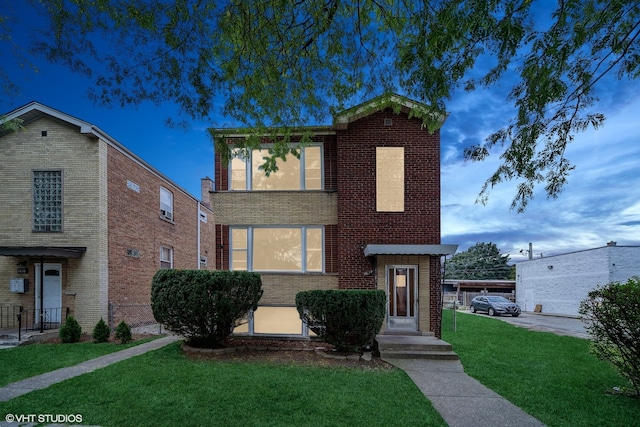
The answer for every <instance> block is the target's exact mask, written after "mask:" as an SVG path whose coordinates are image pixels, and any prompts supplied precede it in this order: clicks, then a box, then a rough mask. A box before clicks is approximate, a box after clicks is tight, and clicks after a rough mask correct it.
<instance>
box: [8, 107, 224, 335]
mask: <svg viewBox="0 0 640 427" xmlns="http://www.w3.org/2000/svg"><path fill="white" fill-rule="evenodd" d="M5 117H6V118H8V119H21V120H23V129H21V130H19V131H17V132H9V131H0V184H1V185H0V204H1V205H2V207H3V208H2V210H3V213H2V215H1V216H0V255H4V256H0V283H1V284H3V285H2V286H0V306H2V307H3V309H4V312H5V313H6V312H7V309H14V307H17V306H22V307H23V308H24V309H25V310H26V313H28V314H27V315H28V316H30V317H31V321H30V322H35V323H36V324H38V323H39V319H40V313H41V312H40V308H41V307H40V302H41V301H42V305H43V307H42V308H43V309H44V311H43V312H42V313H43V315H44V321H45V322H47V323H51V324H53V325H55V324H57V323H59V322H60V321H62V320H64V317H65V315H66V314H67V313H70V314H72V315H74V316H75V317H76V318H77V319H78V320H79V322H80V324H81V325H82V327H83V329H85V330H88V331H90V330H91V328H93V326H94V325H95V324H96V322H97V321H98V320H99V319H100V318H101V317H102V318H104V319H105V320H107V318H108V315H109V313H108V305H109V303H112V304H113V307H116V308H117V307H121V306H124V305H140V304H142V305H148V304H150V293H151V279H152V277H153V275H154V274H155V272H156V271H157V270H158V269H160V268H208V269H213V268H214V267H215V250H214V248H213V245H214V241H215V235H214V232H215V229H214V221H213V213H212V211H211V210H210V208H209V207H208V205H205V204H202V203H200V201H198V200H197V199H196V198H194V197H193V196H191V195H190V194H189V193H187V192H186V191H185V190H184V189H182V188H180V187H179V186H177V185H176V184H175V183H173V182H172V181H171V180H169V179H168V178H167V177H165V176H164V175H163V174H161V173H160V172H158V171H157V170H156V169H155V168H153V167H152V166H151V165H149V164H148V163H146V162H145V161H144V160H142V159H141V158H139V157H138V156H136V155H135V154H133V153H132V152H131V151H129V150H128V149H127V148H126V147H124V146H123V145H121V144H120V143H118V142H117V141H115V140H114V139H113V138H111V137H110V136H108V135H107V134H106V133H104V132H103V131H102V130H100V129H98V128H97V127H95V126H93V125H91V124H90V123H87V122H84V121H82V120H79V119H77V118H75V117H72V116H69V115H67V114H64V113H62V112H60V111H57V110H54V109H52V108H49V107H47V106H44V105H41V104H38V103H35V102H33V103H30V104H28V105H25V106H24V107H21V108H19V109H17V110H15V111H13V112H11V113H9V114H8V115H7V116H5ZM202 186H203V189H204V194H206V196H207V198H208V192H209V190H210V186H211V181H210V180H209V179H205V180H203V185H202ZM41 264H42V266H41ZM41 276H43V277H44V281H43V282H42V293H43V295H44V298H43V299H42V300H41V299H40V292H41V286H40V284H41V281H40V277H41ZM25 280H26V281H27V283H28V285H27V287H26V288H25V289H22V284H23V283H24V282H25ZM10 285H11V288H10ZM22 290H25V292H18V291H22ZM134 311H135V309H134ZM147 312H148V310H147ZM135 315H136V313H135V312H132V313H128V314H125V313H115V316H116V317H117V319H116V320H121V319H124V320H128V321H130V319H128V318H127V316H135ZM25 320H26V319H25ZM149 320H152V319H149Z"/></svg>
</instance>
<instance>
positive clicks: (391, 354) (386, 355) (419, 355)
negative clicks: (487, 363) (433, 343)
mask: <svg viewBox="0 0 640 427" xmlns="http://www.w3.org/2000/svg"><path fill="white" fill-rule="evenodd" d="M380 358H381V359H382V360H387V359H428V360H458V355H457V354H456V353H455V352H453V351H411V352H407V351H402V350H399V351H394V350H392V351H381V352H380Z"/></svg>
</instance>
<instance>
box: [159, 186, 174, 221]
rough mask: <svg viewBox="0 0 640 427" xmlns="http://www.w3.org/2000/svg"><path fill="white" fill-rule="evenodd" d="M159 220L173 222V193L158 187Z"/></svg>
mask: <svg viewBox="0 0 640 427" xmlns="http://www.w3.org/2000/svg"><path fill="white" fill-rule="evenodd" d="M160 218H163V219H168V220H169V221H173V193H172V192H171V191H169V190H167V189H166V188H164V187H160Z"/></svg>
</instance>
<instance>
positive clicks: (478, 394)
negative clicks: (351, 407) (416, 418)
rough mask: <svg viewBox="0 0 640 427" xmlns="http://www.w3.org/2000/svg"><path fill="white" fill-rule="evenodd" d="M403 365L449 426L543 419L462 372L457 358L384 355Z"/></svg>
mask: <svg viewBox="0 0 640 427" xmlns="http://www.w3.org/2000/svg"><path fill="white" fill-rule="evenodd" d="M384 360H385V361H386V362H389V363H391V364H392V365H394V366H396V367H398V368H400V369H402V370H403V371H405V372H406V373H407V375H409V377H410V378H411V380H412V381H413V382H414V383H415V384H416V385H417V386H418V388H419V389H420V391H422V393H424V395H425V396H426V397H427V399H429V400H430V401H431V403H432V404H433V407H434V408H435V409H436V410H437V411H438V412H439V413H440V415H442V418H444V420H445V421H446V423H447V424H449V426H450V427H475V426H478V425H488V426H518V427H540V426H544V424H543V423H541V422H540V421H538V420H537V419H536V418H534V417H532V416H531V415H529V414H527V413H526V412H524V411H523V410H522V409H520V408H519V407H517V406H515V405H514V404H513V403H511V402H509V401H508V400H506V399H505V398H503V397H502V396H500V395H499V394H497V393H495V392H494V391H492V390H489V389H488V388H487V387H485V386H484V385H482V384H481V383H480V382H479V381H477V380H476V379H474V378H471V377H470V376H469V375H467V374H465V373H464V370H463V369H462V364H461V363H460V361H459V360H429V359H391V358H389V359H384Z"/></svg>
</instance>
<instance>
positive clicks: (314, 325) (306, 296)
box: [296, 290, 386, 352]
mask: <svg viewBox="0 0 640 427" xmlns="http://www.w3.org/2000/svg"><path fill="white" fill-rule="evenodd" d="M385 301H386V295H385V292H384V291H381V290H370V291H369V290H314V291H303V292H299V293H298V294H297V295H296V308H297V309H298V313H299V314H300V318H301V319H302V321H303V322H305V323H306V324H307V325H308V326H309V328H310V329H311V330H312V331H313V332H315V333H316V334H317V335H318V336H319V337H320V338H322V339H323V340H324V341H326V342H327V343H329V344H332V345H334V346H335V347H336V350H337V351H339V352H353V351H356V352H362V350H363V348H364V347H365V346H367V345H368V344H371V343H372V342H373V339H374V338H375V336H376V334H377V333H378V332H379V331H380V328H381V327H382V322H383V321H384V315H385Z"/></svg>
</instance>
